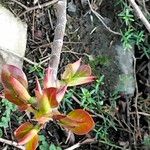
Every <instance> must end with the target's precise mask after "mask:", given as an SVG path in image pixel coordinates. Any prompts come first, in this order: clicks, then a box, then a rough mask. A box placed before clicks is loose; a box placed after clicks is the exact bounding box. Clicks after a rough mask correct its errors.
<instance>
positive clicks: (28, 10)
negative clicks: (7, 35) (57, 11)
mask: <svg viewBox="0 0 150 150" xmlns="http://www.w3.org/2000/svg"><path fill="white" fill-rule="evenodd" d="M11 1H12V2H15V3H17V4H18V5H20V6H21V7H23V8H24V9H25V12H23V13H21V14H20V15H19V17H20V16H22V15H24V14H26V13H27V12H30V11H32V10H35V9H39V8H40V9H41V8H43V7H47V6H50V5H52V4H55V3H57V2H58V0H51V1H48V2H45V3H43V4H39V5H36V6H34V7H27V6H25V5H23V4H22V3H20V2H18V1H17V0H11Z"/></svg>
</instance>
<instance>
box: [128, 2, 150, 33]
mask: <svg viewBox="0 0 150 150" xmlns="http://www.w3.org/2000/svg"><path fill="white" fill-rule="evenodd" d="M128 1H129V3H130V4H131V5H132V7H133V9H134V10H135V12H136V14H137V16H138V17H139V19H140V20H141V21H142V22H143V24H144V25H145V27H146V29H147V30H148V32H150V23H149V22H148V20H147V19H146V17H145V16H144V15H143V13H142V11H141V9H140V8H139V6H138V5H137V4H136V2H135V0H128Z"/></svg>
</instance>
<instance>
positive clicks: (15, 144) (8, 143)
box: [0, 138, 25, 150]
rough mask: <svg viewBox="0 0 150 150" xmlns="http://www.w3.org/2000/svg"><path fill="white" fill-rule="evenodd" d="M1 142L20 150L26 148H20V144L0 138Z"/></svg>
mask: <svg viewBox="0 0 150 150" xmlns="http://www.w3.org/2000/svg"><path fill="white" fill-rule="evenodd" d="M0 142H1V143H5V144H7V145H11V146H14V147H16V148H18V149H21V150H25V147H24V146H19V145H18V143H16V142H14V141H10V140H6V139H2V138H0Z"/></svg>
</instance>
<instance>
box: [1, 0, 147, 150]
mask: <svg viewBox="0 0 150 150" xmlns="http://www.w3.org/2000/svg"><path fill="white" fill-rule="evenodd" d="M2 2H3V3H4V4H5V5H6V7H8V8H9V9H10V10H13V13H15V14H21V13H22V12H24V10H23V8H21V7H20V6H18V5H17V4H15V3H11V2H8V1H4V0H3V1H2ZM20 2H22V3H23V4H24V5H26V6H28V7H29V6H30V7H32V6H33V3H32V2H31V1H30V0H27V1H26V2H25V1H23V0H20ZM39 2H40V3H44V2H46V1H45V0H39ZM71 2H73V3H72V5H73V6H74V7H75V10H70V9H69V8H68V12H67V27H66V34H65V37H64V46H63V49H62V55H61V61H60V66H59V68H60V70H59V74H60V73H61V71H62V70H63V69H64V68H63V66H64V65H66V64H67V63H69V62H73V61H75V60H77V59H78V58H80V57H82V61H84V62H88V63H90V65H91V66H92V69H93V72H94V74H95V75H97V76H100V75H104V76H105V80H104V83H105V84H104V85H103V87H102V89H103V90H104V91H105V94H106V100H105V103H106V107H108V108H110V107H109V106H108V105H110V103H111V102H110V99H109V97H110V95H111V93H112V91H114V90H115V89H116V87H117V85H118V78H119V74H120V73H121V71H120V68H119V65H118V60H117V58H116V56H117V53H116V51H115V45H116V44H118V43H119V44H120V43H121V37H120V36H119V35H115V34H113V33H111V32H110V31H108V30H107V29H106V28H105V27H104V26H103V24H102V23H101V22H100V21H99V19H98V18H97V17H96V16H95V15H94V14H92V13H91V12H90V9H89V7H88V6H87V5H86V4H85V5H84V4H83V3H81V1H79V0H77V1H71ZM68 3H70V1H68ZM115 3H116V0H111V1H110V0H105V1H102V3H100V2H98V1H97V2H95V5H94V8H95V10H96V11H97V12H98V13H99V14H101V15H102V16H103V17H104V21H105V23H106V25H107V26H108V27H111V29H112V30H114V31H117V32H120V28H121V22H120V21H119V19H118V17H117V14H118V11H119V9H120V7H119V6H115ZM49 13H50V14H51V18H52V25H51V24H50V19H49ZM21 19H22V20H23V21H25V22H26V23H27V24H28V38H27V40H28V41H27V50H26V55H25V57H26V58H28V59H30V60H32V61H33V62H41V61H43V60H46V59H47V57H49V56H50V53H51V49H50V44H49V43H50V42H52V41H53V37H54V28H55V24H56V16H55V13H54V8H53V7H50V8H49V7H46V8H43V9H38V10H35V11H33V12H29V13H28V14H25V15H24V16H21ZM149 38H150V37H148V38H147V42H149V41H148V40H149ZM70 50H71V51H73V53H70V52H68V51H70ZM135 51H136V54H135V56H136V57H138V58H139V57H140V58H141V59H138V60H137V65H136V70H137V71H136V73H137V81H138V82H137V83H138V88H139V93H142V94H141V96H140V97H139V100H138V105H139V106H138V109H139V111H140V112H146V113H147V114H148V113H150V109H149V104H150V99H149V97H150V86H149V84H150V60H148V58H147V57H145V56H143V57H142V53H141V50H139V49H138V48H137V47H135ZM74 52H75V53H74ZM47 66H48V61H45V62H44V63H43V64H42V65H41V69H40V70H39V72H42V71H43V68H46V67H47ZM23 69H24V71H25V73H26V75H27V77H28V80H29V89H30V90H31V91H32V93H33V94H34V92H33V90H34V88H35V83H34V82H33V81H34V79H35V76H36V75H37V76H38V77H39V78H41V76H42V75H41V76H40V75H39V72H38V71H37V70H36V71H37V74H36V73H35V72H34V73H33V72H31V64H29V63H27V62H24V66H23ZM108 99H109V100H108ZM133 99H134V98H131V97H127V96H126V95H121V96H120V98H119V99H118V100H117V104H116V105H117V106H116V108H117V109H118V113H117V114H116V116H114V118H117V121H116V120H115V123H116V124H117V127H118V130H114V128H110V129H109V139H111V141H112V142H113V143H114V144H117V145H120V146H124V147H126V145H127V147H128V145H129V143H130V142H131V141H132V143H133V142H134V139H133V135H132V136H131V135H130V134H131V133H129V131H128V130H129V129H128V127H127V126H126V123H127V120H128V119H127V117H128V116H126V114H127V109H128V108H127V104H128V103H127V101H128V100H130V102H131V105H130V106H131V107H130V110H131V112H135V106H134V102H133ZM76 105H77V106H78V104H76ZM113 111H114V109H113ZM111 113H114V112H111ZM112 117H113V115H112ZM135 118H136V115H135V114H133V115H132V116H131V118H130V119H129V120H130V122H131V124H132V125H133V126H131V128H130V130H131V132H132V134H136V135H135V136H138V135H137V131H136V129H137V126H136V121H135ZM123 119H125V122H124V121H123ZM95 120H96V121H98V122H102V121H101V119H99V117H95ZM149 123H150V121H149V117H147V116H145V115H141V116H140V128H141V131H140V132H141V133H142V135H141V138H140V136H138V138H137V139H139V140H137V146H136V148H137V147H138V146H139V149H145V147H144V145H142V139H143V138H144V137H145V136H146V135H147V136H148V135H149ZM121 125H122V126H121ZM127 125H128V123H127ZM16 126H17V125H16V123H14V124H13V123H12V130H13V128H16ZM120 128H121V129H120ZM42 133H43V134H44V135H45V136H46V138H47V141H48V142H49V143H51V142H52V143H54V144H56V145H61V147H62V149H65V148H67V147H69V146H71V145H73V144H75V143H77V142H79V141H80V140H81V141H83V140H84V139H86V138H94V137H95V135H94V133H93V132H91V133H89V134H88V135H85V136H75V137H73V136H72V138H75V139H74V140H72V141H70V143H67V144H66V143H65V141H66V138H67V132H66V131H64V130H63V129H62V128H60V127H59V126H58V125H57V124H56V123H51V122H50V123H48V124H47V126H46V128H45V130H43V131H42ZM11 136H12V135H11V133H8V136H6V138H10V139H11ZM129 138H131V139H129ZM131 145H132V146H131V147H132V149H135V146H134V145H133V144H131ZM4 146H5V145H4ZM4 146H3V147H1V148H4ZM110 147H111V146H109V145H107V144H106V143H105V144H103V143H101V142H99V141H96V142H94V143H89V144H86V145H83V146H81V147H80V148H77V149H78V150H83V149H84V150H103V149H110ZM146 148H147V147H146ZM10 149H12V148H10ZM114 149H119V148H114ZM137 149H138V148H137Z"/></svg>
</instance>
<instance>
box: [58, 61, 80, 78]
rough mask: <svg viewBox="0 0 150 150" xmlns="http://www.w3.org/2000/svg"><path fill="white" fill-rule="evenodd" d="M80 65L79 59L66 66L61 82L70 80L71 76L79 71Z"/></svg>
mask: <svg viewBox="0 0 150 150" xmlns="http://www.w3.org/2000/svg"><path fill="white" fill-rule="evenodd" d="M80 63H81V59H79V60H78V61H76V62H74V63H72V64H68V65H67V66H66V67H65V71H64V73H63V74H62V76H61V78H62V79H63V80H68V79H70V78H71V77H72V76H74V75H75V73H76V72H77V70H78V69H79V67H80Z"/></svg>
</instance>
